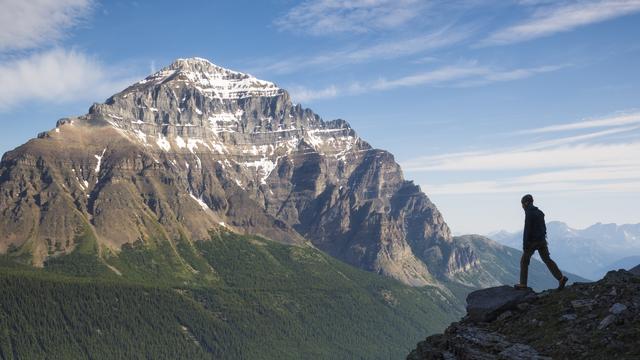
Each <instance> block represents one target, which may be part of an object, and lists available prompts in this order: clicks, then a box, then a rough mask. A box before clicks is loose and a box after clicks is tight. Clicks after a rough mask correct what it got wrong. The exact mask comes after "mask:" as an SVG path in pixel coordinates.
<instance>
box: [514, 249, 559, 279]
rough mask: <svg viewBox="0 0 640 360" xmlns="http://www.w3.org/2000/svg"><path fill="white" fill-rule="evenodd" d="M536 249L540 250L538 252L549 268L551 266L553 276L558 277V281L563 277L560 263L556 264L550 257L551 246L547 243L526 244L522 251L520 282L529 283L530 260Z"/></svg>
mask: <svg viewBox="0 0 640 360" xmlns="http://www.w3.org/2000/svg"><path fill="white" fill-rule="evenodd" d="M536 250H538V254H540V257H541V258H542V261H544V263H545V265H547V268H549V271H551V274H553V277H555V278H556V279H558V281H559V280H560V279H562V272H561V271H560V269H558V265H556V263H555V262H554V261H553V260H551V258H550V257H549V248H548V247H547V244H535V245H533V246H526V247H525V248H524V251H523V253H522V259H520V284H522V285H527V278H528V277H529V261H530V260H531V256H533V253H534V252H535V251H536Z"/></svg>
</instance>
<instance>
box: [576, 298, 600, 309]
mask: <svg viewBox="0 0 640 360" xmlns="http://www.w3.org/2000/svg"><path fill="white" fill-rule="evenodd" d="M595 304H596V301H595V300H593V299H581V300H573V301H571V306H573V308H574V309H583V308H590V307H592V306H593V305H595Z"/></svg>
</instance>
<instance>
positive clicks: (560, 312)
mask: <svg viewBox="0 0 640 360" xmlns="http://www.w3.org/2000/svg"><path fill="white" fill-rule="evenodd" d="M493 296H501V297H503V299H495V300H493V299H492V297H493ZM468 306H469V308H468V309H469V310H473V309H477V308H481V309H482V314H491V316H476V315H477V313H476V314H475V315H474V314H472V313H469V314H468V316H466V317H464V318H463V319H462V320H461V321H460V322H457V323H453V324H451V326H449V327H448V328H447V329H446V331H445V332H444V334H439V335H433V336H430V337H428V338H427V339H426V340H425V341H423V342H421V343H419V344H418V346H417V348H416V349H415V350H413V351H412V352H411V354H409V356H408V357H407V359H411V360H417V359H551V358H553V359H578V358H579V359H604V358H610V359H637V358H639V357H640V327H638V323H639V322H640V276H637V275H634V274H632V273H631V272H628V271H625V270H619V271H611V272H609V273H608V274H607V275H606V276H605V277H604V278H603V279H602V280H600V281H598V282H594V283H576V284H574V285H571V286H569V287H567V288H565V289H564V290H562V291H557V290H552V291H545V292H542V293H537V294H536V293H533V292H530V291H521V290H515V289H509V288H507V287H500V288H490V289H484V290H479V291H476V292H474V293H471V294H470V295H469V297H468Z"/></svg>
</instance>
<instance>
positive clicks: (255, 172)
mask: <svg viewBox="0 0 640 360" xmlns="http://www.w3.org/2000/svg"><path fill="white" fill-rule="evenodd" d="M216 227H226V228H227V229H229V230H231V231H235V232H239V233H248V234H256V235H262V236H265V237H268V238H270V239H273V240H276V241H280V242H283V243H287V244H293V245H299V246H315V247H317V248H319V249H321V250H324V251H325V252H327V253H329V254H331V255H333V256H335V257H337V258H339V259H341V260H343V261H345V262H347V263H349V264H352V265H355V266H357V267H360V268H362V269H365V270H369V271H373V272H377V273H380V274H384V275H387V276H390V277H393V278H396V279H398V280H400V281H402V282H404V283H406V284H410V285H414V286H422V285H427V284H435V283H438V279H441V278H443V279H444V278H447V277H448V276H449V275H451V274H455V273H458V272H460V271H466V270H468V269H469V268H471V267H473V266H474V264H476V263H477V257H476V256H475V254H473V253H472V252H470V250H469V248H464V247H458V246H456V245H455V243H454V242H453V239H452V237H451V234H450V231H449V228H448V226H447V224H446V223H445V222H444V219H443V217H442V215H441V214H440V212H439V211H438V209H437V208H436V207H435V205H434V204H433V203H432V202H431V201H430V200H429V198H428V197H427V196H426V195H425V194H424V193H423V192H422V191H421V189H420V188H419V187H418V186H417V185H415V184H413V183H412V182H411V181H407V180H405V179H404V177H403V174H402V170H401V169H400V166H399V165H398V164H397V163H396V162H395V160H394V157H393V155H392V154H390V153H389V152H387V151H384V150H380V149H375V148H373V147H372V146H370V145H369V144H368V143H367V142H366V141H364V140H363V139H361V138H360V137H359V136H358V135H357V134H356V132H355V131H354V130H353V129H352V128H351V127H350V126H349V124H348V123H347V122H346V121H344V120H340V119H337V120H331V121H324V120H323V119H322V118H321V117H320V116H318V115H317V114H315V113H314V112H313V111H312V110H310V109H305V108H303V107H301V106H300V105H299V104H298V105H296V104H293V103H292V101H291V99H290V97H289V94H288V93H287V92H286V91H285V90H284V89H281V88H279V87H278V86H276V85H275V84H273V83H271V82H268V81H263V80H259V79H257V78H255V77H253V76H251V75H248V74H244V73H240V72H235V71H231V70H228V69H225V68H222V67H219V66H217V65H214V64H212V63H211V62H209V61H207V60H205V59H200V58H190V59H180V60H177V61H175V62H174V63H173V64H171V65H170V66H168V67H166V68H164V69H162V70H160V71H159V72H157V73H155V74H152V75H150V76H149V77H147V78H146V79H144V80H141V81H139V82H137V83H135V84H133V85H131V86H130V87H128V88H126V89H125V90H123V91H122V92H120V93H118V94H115V95H113V96H112V97H110V98H109V99H107V100H106V101H105V102H104V103H101V104H95V105H93V106H92V107H91V108H90V109H89V112H88V114H86V115H82V116H78V117H70V118H65V119H61V120H59V121H58V122H57V126H56V127H55V129H53V130H51V131H47V132H44V133H41V134H40V135H39V136H38V138H37V139H33V140H30V141H29V142H27V143H26V144H24V145H22V146H20V147H18V148H16V149H14V150H12V151H9V152H7V153H6V154H5V155H4V156H3V158H2V162H1V163H0V253H7V254H8V255H9V256H10V257H12V258H14V259H19V260H20V261H22V262H26V263H30V264H32V265H36V266H43V265H45V263H46V261H47V260H48V259H51V258H54V257H57V256H60V255H64V254H68V253H70V252H73V251H74V249H76V248H77V247H78V244H79V243H80V242H81V240H82V239H86V238H91V239H95V242H96V244H97V245H96V246H97V249H98V252H99V253H101V254H102V253H104V252H107V253H117V252H118V251H119V250H120V249H121V247H122V246H123V245H125V244H151V243H157V242H165V243H166V242H168V243H169V244H173V243H174V242H175V241H176V239H180V240H181V241H183V240H185V241H196V240H206V239H208V238H209V236H208V231H209V230H210V229H212V228H216ZM172 246H173V245H172ZM112 270H113V271H114V272H117V271H118V269H117V268H115V267H113V269H112Z"/></svg>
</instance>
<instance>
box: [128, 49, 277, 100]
mask: <svg viewBox="0 0 640 360" xmlns="http://www.w3.org/2000/svg"><path fill="white" fill-rule="evenodd" d="M169 81H171V82H175V83H185V84H187V85H190V86H193V87H195V88H196V89H198V90H199V91H200V92H202V93H203V94H205V95H206V96H207V97H210V98H217V99H241V98H246V97H251V96H266V97H271V96H276V95H279V94H281V93H282V92H283V90H282V89H280V88H279V87H278V86H276V85H275V84H274V83H272V82H269V81H265V80H260V79H258V78H256V77H254V76H252V75H249V74H245V73H242V72H238V71H234V70H230V69H226V68H224V67H222V66H218V65H216V64H214V63H212V62H211V61H209V60H207V59H204V58H199V57H192V58H186V59H176V60H175V61H174V62H173V63H171V65H169V66H167V67H165V68H162V69H161V70H160V71H158V72H156V73H154V74H152V75H149V76H148V77H147V78H145V79H144V80H141V81H139V82H138V85H145V86H148V85H150V86H156V85H161V84H164V83H166V82H169Z"/></svg>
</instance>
